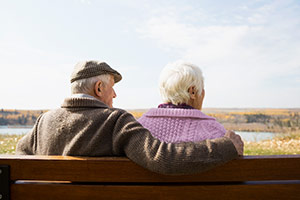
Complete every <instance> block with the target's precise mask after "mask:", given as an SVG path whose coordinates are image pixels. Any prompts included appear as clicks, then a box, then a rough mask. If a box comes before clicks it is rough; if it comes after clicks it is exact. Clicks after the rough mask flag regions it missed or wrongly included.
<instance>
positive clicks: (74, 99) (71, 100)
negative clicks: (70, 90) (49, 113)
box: [61, 96, 108, 108]
mask: <svg viewBox="0 0 300 200" xmlns="http://www.w3.org/2000/svg"><path fill="white" fill-rule="evenodd" d="M61 107H62V108H85V107H89V108H93V107H95V108H108V106H107V105H106V104H105V103H103V102H102V101H99V100H98V99H96V98H95V97H92V96H91V97H89V96H82V97H80V96H71V97H67V98H65V100H64V102H63V104H62V105H61Z"/></svg>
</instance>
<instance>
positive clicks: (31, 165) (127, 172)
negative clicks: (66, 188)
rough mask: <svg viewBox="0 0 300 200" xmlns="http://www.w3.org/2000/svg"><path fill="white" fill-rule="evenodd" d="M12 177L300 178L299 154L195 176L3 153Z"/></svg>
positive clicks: (111, 161)
mask: <svg viewBox="0 0 300 200" xmlns="http://www.w3.org/2000/svg"><path fill="white" fill-rule="evenodd" d="M1 164H5V165H10V170H11V179H12V180H55V181H74V182H76V181H78V182H231V181H262V180H300V168H299V167H296V166H300V155H291V156H245V157H242V158H240V159H238V160H233V161H231V162H228V163H226V164H225V165H222V166H219V167H217V168H215V169H212V170H209V171H207V172H204V173H201V174H196V175H184V176H167V175H161V174H156V173H152V172H150V171H148V170H146V169H144V168H142V167H140V166H138V165H136V164H135V163H133V162H131V161H130V160H128V159H127V158H105V157H104V158H91V157H89V158H87V157H82V158H81V157H70V156H0V165H1Z"/></svg>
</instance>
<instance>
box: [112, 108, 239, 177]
mask: <svg viewBox="0 0 300 200" xmlns="http://www.w3.org/2000/svg"><path fill="white" fill-rule="evenodd" d="M113 151H114V154H116V155H122V154H123V155H124V154H125V155H126V156H127V157H128V158H129V159H131V160H132V161H133V162H135V163H137V164H138V165H140V166H142V167H145V168H147V169H149V170H151V171H154V172H157V173H162V174H193V173H199V172H203V171H205V170H208V169H210V168H213V167H215V166H217V165H220V164H222V163H225V162H227V161H229V160H232V159H235V158H237V157H238V154H237V151H236V149H235V147H234V145H233V143H232V142H231V140H230V139H228V138H224V137H223V138H218V139H213V140H204V141H201V142H197V143H191V142H189V143H178V144H172V143H165V142H161V141H159V140H158V139H155V138H154V137H153V136H152V135H151V133H150V132H149V131H148V130H147V129H145V128H143V127H142V126H141V124H140V123H138V122H137V121H136V120H135V119H134V117H133V116H132V115H131V114H129V113H127V112H123V113H122V114H121V115H120V116H119V118H118V120H117V121H116V124H115V129H114V131H113Z"/></svg>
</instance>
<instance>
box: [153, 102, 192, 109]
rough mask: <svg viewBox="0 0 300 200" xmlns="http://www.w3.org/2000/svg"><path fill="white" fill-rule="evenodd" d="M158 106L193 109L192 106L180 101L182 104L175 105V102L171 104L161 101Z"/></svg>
mask: <svg viewBox="0 0 300 200" xmlns="http://www.w3.org/2000/svg"><path fill="white" fill-rule="evenodd" d="M158 108H182V109H195V108H193V107H192V106H189V105H187V104H185V103H182V104H178V105H175V104H172V103H162V104H160V105H159V106H158Z"/></svg>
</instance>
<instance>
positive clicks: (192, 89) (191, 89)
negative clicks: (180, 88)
mask: <svg viewBox="0 0 300 200" xmlns="http://www.w3.org/2000/svg"><path fill="white" fill-rule="evenodd" d="M188 91H189V94H190V99H196V95H197V94H196V93H197V92H196V89H195V87H194V86H191V87H189V90H188Z"/></svg>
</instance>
